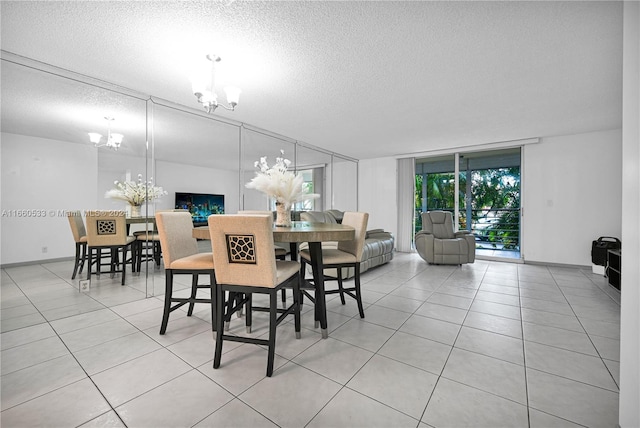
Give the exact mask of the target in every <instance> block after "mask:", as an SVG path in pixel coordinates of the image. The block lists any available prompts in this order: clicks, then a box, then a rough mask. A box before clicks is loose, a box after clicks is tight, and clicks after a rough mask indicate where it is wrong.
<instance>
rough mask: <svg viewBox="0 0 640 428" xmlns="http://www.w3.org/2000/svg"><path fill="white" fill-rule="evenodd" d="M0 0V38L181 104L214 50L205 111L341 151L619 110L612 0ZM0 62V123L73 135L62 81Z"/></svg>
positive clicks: (381, 149)
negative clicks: (216, 65)
mask: <svg viewBox="0 0 640 428" xmlns="http://www.w3.org/2000/svg"><path fill="white" fill-rule="evenodd" d="M0 7H1V10H0V12H1V15H2V17H1V24H2V28H1V31H2V34H1V35H2V39H1V45H2V49H3V50H4V51H7V52H10V53H13V54H17V55H21V56H25V57H28V58H31V59H35V60H37V61H41V62H44V63H47V64H51V65H54V66H57V67H62V68H64V69H67V70H72V71H74V72H77V73H81V74H84V75H87V76H91V77H95V78H98V79H101V80H104V81H107V82H111V83H113V84H117V85H121V86H124V87H126V88H131V89H134V90H137V91H140V92H142V93H144V94H148V95H151V96H155V97H159V98H163V99H166V100H170V101H172V102H175V103H178V104H181V105H184V106H188V107H192V108H199V107H198V104H197V103H196V100H195V97H194V96H193V95H192V93H191V85H190V81H189V74H190V69H191V66H190V64H191V63H192V62H193V61H195V60H197V59H200V58H201V57H202V56H204V55H205V54H206V53H208V52H215V53H217V54H218V55H220V56H221V57H222V62H221V63H220V68H221V70H220V74H221V75H220V80H221V81H222V82H220V83H221V84H223V83H225V81H226V82H228V83H232V84H235V85H236V86H239V87H240V88H242V90H243V93H242V95H241V98H240V104H239V106H238V108H237V110H236V111H235V112H226V111H221V110H222V109H218V111H217V112H216V113H217V114H218V115H220V116H223V117H226V118H230V119H233V120H236V121H240V122H244V123H248V124H252V125H255V126H257V127H261V128H264V129H268V130H270V131H273V132H276V133H279V134H282V135H286V136H288V137H291V138H293V139H296V140H300V141H303V142H306V143H309V144H312V145H315V146H318V147H322V148H325V149H327V150H330V151H333V152H337V153H340V154H344V155H347V156H350V157H353V158H356V159H366V158H374V157H381V156H392V155H399V154H410V153H420V152H425V151H429V150H436V149H440V148H444V147H459V146H467V145H477V144H485V143H489V142H497V141H506V140H517V139H524V138H530V137H544V136H548V135H563V134H572V133H580V132H588V131H593V130H601V129H613V128H618V127H620V126H621V117H622V101H621V100H622V2H591V1H585V2H582V1H571V2H551V1H548V2H520V1H514V2H420V1H413V2H408V1H407V2H386V1H385V2H373V1H372V2H355V1H354V2H333V1H331V2H325V1H317V2H243V1H226V2H200V1H194V2H159V1H149V2H146V1H115V2H107V1H104V2H103V1H100V2H94V1H72V2H58V1H56V2H53V1H42V2H40V1H29V2H26V1H16V2H13V1H2V2H1V3H0ZM2 73H3V76H2V78H3V82H2V83H3V88H2V127H3V131H7V132H18V133H29V132H30V133H33V134H38V132H39V131H38V128H39V127H42V129H41V130H40V132H41V133H43V134H48V135H52V131H51V129H50V128H51V127H52V126H54V125H56V124H57V128H60V132H62V133H64V132H65V131H64V128H65V126H66V125H69V126H70V127H72V126H76V127H77V128H78V129H79V130H82V132H84V135H85V136H86V131H87V129H86V128H87V127H88V125H86V124H84V125H81V124H73V123H71V122H73V121H71V120H69V121H66V120H62V119H61V118H62V117H64V114H65V112H66V113H68V112H69V111H72V110H73V109H72V108H71V105H70V104H71V100H70V99H67V98H72V97H71V96H64V95H62V94H61V93H59V92H58V93H55V92H52V93H51V94H50V95H49V96H46V95H45V92H47V90H48V89H50V88H47V87H43V88H33V86H35V85H32V84H29V85H25V86H31V87H32V89H31V91H30V90H29V88H28V87H22V88H21V87H20V83H19V82H20V79H21V78H23V79H25V80H23V83H24V82H26V81H27V80H26V77H21V76H24V74H26V73H22V74H20V73H18V72H15V73H13V75H10V74H11V68H10V67H7V66H6V64H5V63H4V62H3V69H2ZM11 77H13V78H11ZM31 92H33V93H31ZM92 96H93V95H92ZM39 97H42V98H43V100H46V101H43V102H41V101H40V100H39ZM100 102H101V99H100V97H97V98H96V100H95V104H96V105H99V104H100ZM19 106H21V107H19ZM141 108H143V107H141ZM58 110H59V111H58ZM43 112H46V114H43ZM30 114H35V115H36V116H47V120H42V119H43V118H42V117H40V118H39V119H37V118H36V117H34V118H33V120H28V119H27V118H28V115H30ZM94 116H95V117H97V118H98V119H99V120H102V119H101V117H102V116H104V114H103V113H102V112H100V113H96V114H95V115H94ZM40 120H42V121H40ZM26 122H28V125H27V124H26ZM61 122H62V125H61V124H60V123H61ZM94 122H96V119H94ZM91 126H104V124H100V123H99V121H98V122H96V123H93V124H92V125H91ZM45 128H46V129H45ZM67 131H68V132H70V131H69V130H67ZM125 135H126V133H125ZM83 138H84V137H83Z"/></svg>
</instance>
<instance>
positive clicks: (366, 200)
mask: <svg viewBox="0 0 640 428" xmlns="http://www.w3.org/2000/svg"><path fill="white" fill-rule="evenodd" d="M397 177H398V173H397V161H396V159H394V158H377V159H365V160H361V161H360V162H359V163H358V183H359V186H360V188H359V190H358V210H359V211H364V212H368V213H369V224H368V226H367V229H384V230H386V231H388V232H391V233H393V235H394V236H397V229H398V209H397V208H396V201H397V200H396V194H397V190H396V187H397V184H396V182H397Z"/></svg>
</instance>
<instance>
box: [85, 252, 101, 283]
mask: <svg viewBox="0 0 640 428" xmlns="http://www.w3.org/2000/svg"><path fill="white" fill-rule="evenodd" d="M88 251H89V259H88V261H87V262H88V263H87V280H88V281H91V266H92V265H93V252H94V251H95V249H94V248H93V247H89V249H88ZM98 266H100V253H98ZM98 269H100V268H98Z"/></svg>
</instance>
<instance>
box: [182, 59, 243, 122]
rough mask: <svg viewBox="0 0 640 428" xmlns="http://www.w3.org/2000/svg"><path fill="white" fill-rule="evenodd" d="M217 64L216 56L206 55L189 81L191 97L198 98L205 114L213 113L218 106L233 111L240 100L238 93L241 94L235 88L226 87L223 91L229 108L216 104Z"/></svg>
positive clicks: (218, 60)
mask: <svg viewBox="0 0 640 428" xmlns="http://www.w3.org/2000/svg"><path fill="white" fill-rule="evenodd" d="M218 62H220V57H219V56H218V55H214V54H209V55H207V57H206V61H204V60H203V61H202V64H201V65H200V66H199V67H198V69H197V70H195V73H194V75H193V77H192V79H191V87H192V89H193V95H195V96H196V98H198V102H199V103H200V104H202V106H203V107H204V109H205V110H206V112H207V113H213V112H214V111H215V110H216V108H217V107H218V106H221V107H223V108H225V109H227V110H231V111H233V110H235V108H236V106H237V105H238V100H239V99H240V93H241V92H242V91H241V90H240V89H239V88H236V87H235V86H227V87H225V88H224V91H225V93H226V94H227V102H228V103H229V106H226V105H224V104H221V103H218V95H217V94H216V89H215V82H216V79H215V77H216V76H215V74H216V63H218Z"/></svg>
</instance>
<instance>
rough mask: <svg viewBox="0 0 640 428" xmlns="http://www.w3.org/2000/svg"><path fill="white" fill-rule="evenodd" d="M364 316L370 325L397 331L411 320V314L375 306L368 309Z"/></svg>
mask: <svg viewBox="0 0 640 428" xmlns="http://www.w3.org/2000/svg"><path fill="white" fill-rule="evenodd" d="M364 316H365V318H364V319H365V320H366V321H367V322H369V323H372V324H377V325H380V326H382V327H387V328H392V329H394V330H396V329H398V328H400V326H401V325H402V324H404V322H405V321H406V320H407V319H409V317H410V316H411V314H408V313H406V312H401V311H397V310H395V309H389V308H385V307H382V306H378V305H377V304H373V305H371V306H369V307H367V308H366V310H365V313H364Z"/></svg>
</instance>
